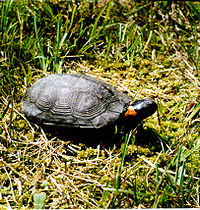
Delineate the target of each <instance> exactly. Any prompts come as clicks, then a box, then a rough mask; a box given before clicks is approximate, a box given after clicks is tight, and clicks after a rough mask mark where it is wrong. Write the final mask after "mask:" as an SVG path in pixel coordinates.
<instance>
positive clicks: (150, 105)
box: [124, 99, 157, 122]
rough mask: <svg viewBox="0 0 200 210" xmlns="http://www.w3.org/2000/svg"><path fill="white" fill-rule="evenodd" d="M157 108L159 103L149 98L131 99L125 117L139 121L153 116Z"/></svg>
mask: <svg viewBox="0 0 200 210" xmlns="http://www.w3.org/2000/svg"><path fill="white" fill-rule="evenodd" d="M156 110H157V104H156V103H155V102H154V101H151V100H149V99H143V100H137V101H131V102H130V103H129V106H128V110H127V111H126V113H125V115H124V117H125V118H133V119H136V121H137V122H140V121H141V120H143V119H145V118H147V117H149V116H151V115H152V114H153V113H154V112H155V111H156Z"/></svg>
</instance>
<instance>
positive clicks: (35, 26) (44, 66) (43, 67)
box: [33, 12, 46, 71]
mask: <svg viewBox="0 0 200 210" xmlns="http://www.w3.org/2000/svg"><path fill="white" fill-rule="evenodd" d="M33 17H34V28H35V35H36V39H37V42H38V47H39V50H40V53H41V57H40V58H41V59H42V69H43V71H46V64H45V59H46V57H45V56H44V50H43V46H42V44H41V43H40V39H39V36H38V29H37V19H36V14H35V12H34V13H33Z"/></svg>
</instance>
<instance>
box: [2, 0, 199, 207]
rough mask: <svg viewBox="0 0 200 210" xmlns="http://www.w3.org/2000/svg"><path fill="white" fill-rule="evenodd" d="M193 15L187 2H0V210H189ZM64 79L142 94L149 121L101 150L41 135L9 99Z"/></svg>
mask: <svg viewBox="0 0 200 210" xmlns="http://www.w3.org/2000/svg"><path fill="white" fill-rule="evenodd" d="M199 12H200V4H199V3H191V2H178V3H176V4H175V3H172V2H167V1H158V2H151V1H144V2H140V3H139V2H132V1H128V0H127V1H94V2H93V1H76V2H73V1H67V2H61V1H41V2H26V1H17V2H14V1H6V2H1V26H0V28H1V30H0V40H1V44H0V53H1V58H0V65H1V70H0V76H1V79H0V84H1V98H0V105H1V106H0V118H1V122H0V171H1V176H0V183H1V185H0V186H1V187H0V207H1V208H24V209H28V208H34V206H35V207H36V208H38V206H39V207H40V208H54V209H55V208H138V207H142V208H152V207H154V208H155V207H199V206H200V203H199V198H200V195H199V173H200V169H199V165H200V153H199V147H200V138H199V135H200V126H199V122H200V116H199V110H200V104H199V93H200V92H199V87H200V81H199V74H200V72H199V42H198V40H199V24H200V19H199V17H200V15H199ZM66 72H80V73H85V74H89V75H93V76H95V77H97V78H99V79H102V80H104V81H106V82H108V83H110V84H112V85H113V86H115V87H117V88H118V89H119V90H121V91H123V92H126V93H127V94H129V95H130V96H132V97H135V98H136V99H142V98H152V99H154V100H155V101H156V102H157V104H158V113H159V114H158V113H155V114H154V115H153V116H151V117H149V118H148V119H146V120H144V122H143V127H144V129H145V130H144V131H143V133H142V134H139V136H137V134H136V133H135V132H133V133H132V135H130V134H126V135H125V136H124V137H123V138H122V139H120V143H121V146H115V145H112V146H110V147H108V148H106V151H107V152H106V153H105V151H104V150H102V148H101V147H100V146H97V147H87V146H86V145H84V144H82V143H76V144H74V143H73V141H71V139H69V140H68V141H63V139H59V138H57V137H51V136H50V135H48V134H47V133H45V132H44V131H43V130H42V129H41V128H40V127H38V126H37V125H33V124H30V123H29V122H28V121H27V120H26V119H25V117H24V115H23V113H22V112H21V108H20V101H21V99H22V97H23V95H24V93H25V91H26V89H27V88H28V87H29V86H30V85H31V84H33V82H34V81H36V80H37V79H39V78H41V77H44V76H46V75H48V74H51V73H66ZM94 141H95V139H94ZM37 195H39V197H40V198H42V199H41V200H38V197H37Z"/></svg>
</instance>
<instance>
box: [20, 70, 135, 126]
mask: <svg viewBox="0 0 200 210" xmlns="http://www.w3.org/2000/svg"><path fill="white" fill-rule="evenodd" d="M130 101H131V97H129V96H128V95H126V94H124V93H122V92H120V91H118V90H117V89H116V88H114V87H113V86H111V85H109V84H107V83H105V82H103V81H101V80H98V79H96V78H93V77H91V76H87V75H84V74H62V75H60V74H52V75H50V76H48V77H46V78H42V79H39V80H38V81H36V82H35V83H34V84H33V85H32V87H30V88H29V89H28V90H27V92H26V94H25V96H24V98H23V99H22V102H21V107H22V111H23V112H24V113H25V115H26V116H27V117H28V118H29V119H30V120H31V121H33V122H36V123H40V124H43V125H47V126H51V125H52V126H65V127H76V128H102V127H105V126H107V125H111V124H115V123H116V121H117V120H118V119H119V117H120V115H121V114H122V113H124V112H125V111H126V110H127V107H128V104H129V102H130Z"/></svg>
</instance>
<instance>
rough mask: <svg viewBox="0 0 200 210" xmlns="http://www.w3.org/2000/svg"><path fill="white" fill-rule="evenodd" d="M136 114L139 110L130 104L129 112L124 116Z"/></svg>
mask: <svg viewBox="0 0 200 210" xmlns="http://www.w3.org/2000/svg"><path fill="white" fill-rule="evenodd" d="M136 115H137V112H136V111H135V109H134V108H133V107H132V106H129V107H128V110H127V112H126V113H125V114H124V117H128V116H136Z"/></svg>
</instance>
